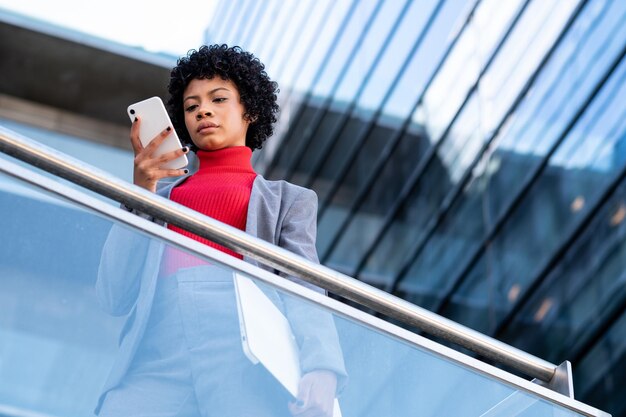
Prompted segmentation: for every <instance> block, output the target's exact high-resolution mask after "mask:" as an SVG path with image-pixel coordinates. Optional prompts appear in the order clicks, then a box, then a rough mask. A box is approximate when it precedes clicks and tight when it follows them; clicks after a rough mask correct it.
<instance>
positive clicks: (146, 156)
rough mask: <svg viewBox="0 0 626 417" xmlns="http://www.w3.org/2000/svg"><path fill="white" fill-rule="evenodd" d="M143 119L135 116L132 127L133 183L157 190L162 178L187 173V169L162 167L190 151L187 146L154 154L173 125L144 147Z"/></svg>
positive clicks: (153, 190)
mask: <svg viewBox="0 0 626 417" xmlns="http://www.w3.org/2000/svg"><path fill="white" fill-rule="evenodd" d="M140 123H141V121H140V120H139V118H137V117H135V121H134V122H133V125H132V127H131V128H130V143H131V145H132V146H133V151H134V152H135V168H134V172H133V183H134V184H135V185H138V186H140V187H143V188H145V189H146V190H148V191H152V192H156V185H157V182H158V181H159V180H160V179H161V178H166V177H178V176H181V175H184V174H187V173H188V172H189V171H188V170H186V169H168V168H161V167H162V166H163V164H165V163H167V162H169V161H173V160H174V159H176V158H178V157H180V156H182V155H184V154H186V153H187V152H189V148H188V147H187V146H185V147H183V148H182V149H177V150H175V151H172V152H167V153H164V154H163V155H161V156H154V152H155V151H156V149H157V148H158V147H159V145H161V143H163V141H164V140H165V138H166V137H168V136H169V135H170V133H171V132H172V127H171V126H168V127H167V128H166V129H164V130H163V131H162V132H161V133H159V134H158V135H157V136H156V137H155V138H154V139H152V141H151V142H150V143H149V144H148V146H146V147H144V146H143V145H142V144H141V140H139V124H140Z"/></svg>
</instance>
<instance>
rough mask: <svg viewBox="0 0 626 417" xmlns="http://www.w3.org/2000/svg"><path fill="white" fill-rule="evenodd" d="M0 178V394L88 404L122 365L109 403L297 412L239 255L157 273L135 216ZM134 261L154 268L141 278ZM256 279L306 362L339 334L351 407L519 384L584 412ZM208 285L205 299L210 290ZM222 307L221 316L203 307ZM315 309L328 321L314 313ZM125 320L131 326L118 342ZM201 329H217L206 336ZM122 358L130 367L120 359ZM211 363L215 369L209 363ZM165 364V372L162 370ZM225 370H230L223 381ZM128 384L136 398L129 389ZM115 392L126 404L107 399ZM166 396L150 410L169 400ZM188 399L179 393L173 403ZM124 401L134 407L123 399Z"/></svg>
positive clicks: (504, 391) (541, 406) (408, 408)
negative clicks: (262, 337)
mask: <svg viewBox="0 0 626 417" xmlns="http://www.w3.org/2000/svg"><path fill="white" fill-rule="evenodd" d="M1 181H2V182H1V183H2V184H7V183H9V182H11V183H12V184H13V187H14V188H15V187H18V188H20V187H21V188H22V192H21V194H20V195H17V194H15V193H12V192H8V193H7V192H6V191H5V192H2V193H0V199H2V200H4V201H10V202H11V207H12V209H11V210H10V211H7V210H5V211H4V212H3V215H2V216H0V225H1V226H2V227H3V231H4V233H5V235H4V236H5V237H7V238H10V239H11V240H12V242H14V243H15V245H11V246H9V247H3V249H2V251H0V270H1V271H2V277H3V279H2V280H0V287H1V289H2V291H0V299H2V301H3V302H2V303H0V311H1V312H2V314H0V317H1V319H0V332H1V334H2V338H0V341H1V342H0V348H1V351H2V355H3V361H2V362H0V373H1V374H2V376H3V378H2V382H0V401H1V402H2V403H3V404H4V405H5V406H9V407H13V408H14V409H17V410H20V412H24V413H45V414H51V415H91V414H92V410H93V407H94V405H95V404H96V402H97V399H98V395H99V392H100V390H101V388H102V385H103V384H104V383H105V381H107V380H109V381H111V380H116V379H118V378H121V380H123V381H124V384H123V385H117V386H114V387H110V388H112V389H111V390H110V391H108V393H107V395H106V397H105V398H104V403H103V404H104V405H103V407H102V409H101V410H100V412H101V415H107V413H108V414H115V415H122V414H123V415H128V410H129V409H139V410H140V413H141V414H142V415H148V414H150V410H151V409H152V408H154V407H156V404H157V403H163V401H164V400H165V399H167V398H169V399H172V400H173V401H174V402H176V399H177V398H179V399H182V400H184V399H185V398H197V402H193V401H192V402H184V401H183V403H182V406H183V410H189V411H191V412H194V410H195V412H197V410H198V408H204V411H206V412H211V413H212V412H216V411H217V410H222V409H225V410H227V411H228V412H232V411H233V410H235V411H237V412H244V411H245V409H246V407H254V408H253V414H254V415H261V414H260V412H261V411H262V410H269V409H270V407H273V406H275V407H278V408H279V410H278V411H277V412H276V413H274V412H273V411H272V412H271V415H273V416H276V415H283V416H288V415H290V414H289V412H288V410H287V403H288V401H289V400H290V397H289V394H287V393H286V391H285V390H284V389H283V388H282V386H281V385H280V384H278V382H277V381H276V380H275V379H274V378H273V377H272V376H271V375H270V374H269V373H268V371H267V370H266V369H265V368H264V367H263V366H262V365H252V362H250V360H249V359H248V357H246V354H245V353H244V350H243V344H242V341H241V338H240V328H239V320H238V312H237V311H236V310H237V309H236V308H235V304H236V300H235V297H234V295H233V292H232V290H233V283H232V280H231V279H230V278H229V277H232V268H231V267H228V266H226V265H223V264H222V265H221V266H218V264H217V262H216V261H214V260H212V259H203V260H202V262H204V263H205V265H204V266H199V267H196V268H186V269H182V270H179V271H178V272H177V274H176V275H175V276H167V277H166V276H155V275H154V273H155V272H157V273H158V270H159V263H158V262H150V258H151V257H152V256H154V255H156V256H158V255H159V253H160V251H161V250H164V247H168V246H167V245H165V244H164V242H162V241H160V240H157V239H155V238H151V237H147V236H145V235H143V234H140V233H138V232H136V231H134V230H133V229H132V228H131V227H127V226H120V225H117V224H113V225H112V224H111V222H110V221H108V220H105V219H103V218H101V217H99V215H96V214H94V213H91V212H88V211H85V210H82V209H78V208H76V207H74V205H73V204H68V203H64V202H61V201H60V200H58V199H57V198H56V197H44V196H43V194H41V193H40V192H38V191H35V190H33V189H32V188H30V187H24V186H22V185H21V184H19V183H15V181H9V180H6V179H5V178H4V177H2V178H1ZM7 206H8V205H6V204H2V205H1V206H0V207H3V208H4V207H7ZM70 232H71V233H70ZM68 236H72V238H71V239H68ZM117 239H120V240H117ZM116 241H117V243H116ZM114 243H116V244H114ZM103 248H104V252H103ZM152 249H157V251H156V252H151V250H152ZM146 250H147V251H148V252H147V253H146V252H145V251H146ZM101 253H104V254H105V257H104V258H103V259H101V256H100V255H101ZM115 253H119V255H120V256H119V257H117V256H115ZM141 254H146V255H147V256H140V255H141ZM216 256H217V257H218V258H219V257H220V256H223V257H226V256H225V255H221V254H216ZM33 259H36V260H37V262H33ZM122 260H124V261H123V262H122ZM116 261H119V262H116ZM231 262H233V263H237V262H239V261H236V260H232V261H231ZM119 269H122V270H123V271H121V272H123V277H122V278H129V279H128V280H124V279H121V280H118V279H115V278H114V277H113V276H109V278H111V277H113V278H114V279H113V280H110V281H108V282H105V281H102V279H103V278H105V277H106V276H107V273H108V272H114V271H115V270H119ZM118 272H120V271H118ZM135 273H138V274H139V275H142V276H144V277H151V278H148V279H146V280H144V281H141V282H133V280H132V279H130V278H132V275H134V274H135ZM114 275H115V274H114ZM97 277H98V278H97ZM94 285H95V287H96V288H94ZM257 285H258V286H259V287H260V288H261V289H262V290H263V292H264V294H265V296H266V297H268V298H269V299H271V300H273V301H274V302H276V303H277V305H278V306H280V307H282V308H283V309H284V310H283V311H285V314H286V315H287V317H290V324H291V325H292V331H293V332H294V334H295V335H296V339H297V340H299V339H298V337H299V336H298V335H299V334H309V335H310V334H311V333H310V332H312V333H313V334H317V335H318V336H319V337H318V338H317V339H316V338H315V337H313V338H310V337H309V338H304V340H303V341H302V343H303V344H301V345H300V349H301V351H300V352H301V355H302V356H301V358H302V357H308V358H311V362H308V363H305V362H303V363H302V366H303V367H304V366H313V367H315V366H319V363H320V362H323V361H324V358H328V360H329V361H330V362H326V363H325V364H324V366H330V365H329V363H333V362H332V361H333V360H335V359H333V358H336V355H337V354H340V352H339V351H338V350H333V349H339V347H340V348H341V351H343V355H342V356H343V357H345V365H346V370H347V374H348V375H350V380H349V381H347V380H346V379H345V378H344V379H340V392H341V396H340V398H339V401H340V404H341V407H342V410H343V412H344V415H358V416H364V417H367V416H372V417H373V416H380V415H393V416H414V415H415V414H416V413H418V414H419V415H423V416H440V415H442V413H443V414H444V415H455V416H465V415H467V416H476V415H481V414H484V413H485V412H487V411H489V410H493V409H494V407H502V402H503V401H506V402H509V403H510V401H511V398H512V396H515V397H518V396H521V397H523V398H524V401H523V405H517V407H518V408H517V409H516V411H518V412H520V413H521V414H519V415H524V416H552V415H553V413H555V412H557V413H559V415H563V416H575V415H578V414H576V413H574V412H571V411H566V410H565V409H564V408H562V407H560V406H558V405H556V404H552V403H549V402H547V401H545V400H542V399H540V398H539V397H538V396H536V394H530V393H524V392H521V391H517V389H516V388H515V387H514V386H513V385H509V384H507V383H503V382H501V381H500V380H499V379H496V378H492V377H489V376H487V375H486V374H485V373H483V372H482V371H481V372H479V371H476V370H475V369H473V368H470V367H469V366H466V365H462V364H459V362H457V361H451V360H448V359H447V358H446V356H445V355H446V354H448V351H446V350H445V349H444V348H441V349H442V350H441V351H439V352H437V353H435V351H432V350H428V349H426V348H424V347H420V345H419V344H418V343H417V342H420V341H421V339H418V338H416V339H415V340H416V341H417V342H411V343H410V342H408V341H406V340H401V339H400V338H398V337H396V336H390V334H389V333H387V332H382V331H379V330H376V329H375V328H374V327H372V326H371V325H364V324H363V323H362V322H361V321H359V320H355V319H352V318H350V317H348V316H346V315H335V314H334V313H332V312H331V311H330V310H328V309H327V308H325V307H322V306H321V305H318V304H316V303H313V302H311V301H307V300H305V299H302V298H301V297H299V296H296V295H288V294H287V293H285V292H283V291H282V290H279V289H278V288H274V287H272V286H270V285H268V284H261V283H260V282H258V283H257ZM152 291H153V292H152ZM151 292H152V295H151V296H148V294H150V293H151ZM118 295H119V297H117V296H118ZM218 295H219V296H218ZM135 297H138V299H137V300H133V299H134V298H135ZM205 297H209V298H210V299H211V302H210V303H205V302H203V299H204V298H205ZM33 300H37V302H36V303H33ZM98 301H100V302H101V303H102V304H101V305H102V307H104V308H105V309H107V310H109V312H112V313H114V314H116V315H121V316H124V315H128V319H125V320H128V321H126V324H125V325H122V324H123V323H122V322H123V321H122V320H120V317H112V316H110V315H107V314H105V313H103V312H102V311H100V310H99V308H98ZM329 302H330V300H329ZM149 304H150V305H151V308H149V309H147V310H146V308H147V307H148V305H149ZM348 310H349V309H348ZM348 310H347V311H348ZM216 314H218V315H219V319H218V320H210V319H208V318H209V317H215V315H216ZM295 316H298V317H295ZM141 320H146V321H145V323H144V324H145V327H143V329H142V330H138V329H140V328H141V326H139V325H138V323H139V322H140V321H141ZM298 320H299V321H298ZM372 320H374V321H375V319H372ZM320 321H324V323H325V324H323V325H321V326H318V325H316V323H317V324H319V323H320ZM333 322H334V323H335V324H334V325H333V324H332V323H333ZM297 323H301V325H300V326H299V325H298V324H297ZM377 323H378V322H377ZM394 329H396V328H394ZM140 331H143V337H141V338H140V340H139V341H138V344H137V345H136V346H135V348H136V350H130V351H128V350H125V346H127V345H126V342H125V341H126V340H129V339H132V338H133V337H138V334H137V333H136V332H140ZM395 331H400V330H399V329H398V330H395ZM118 332H121V336H122V340H123V341H122V345H121V347H119V350H118V346H117V343H118ZM207 334H211V335H213V336H215V337H213V338H212V339H210V340H208V341H207V340H206V335H207ZM164 335H169V337H165V338H164ZM217 335H219V336H217ZM337 336H338V339H337ZM413 337H414V336H413ZM333 339H334V340H335V342H332V340H333ZM315 340H318V341H323V343H316V342H315ZM182 341H184V342H185V343H181V342H182ZM218 342H219V343H218ZM190 346H192V348H191V349H188V348H189V347H190ZM431 346H433V347H434V344H433V345H431ZM435 349H440V348H436V347H435ZM181 352H182V357H181V356H179V354H181ZM124 355H131V356H132V357H133V359H132V361H131V362H130V367H128V365H129V363H128V362H125V361H122V362H121V364H120V362H117V361H116V360H119V358H120V356H122V357H123V356H124ZM116 358H117V359H116ZM217 358H219V361H218V360H217ZM363 364H366V366H364V365H363ZM112 365H113V372H112V373H111V374H110V375H109V376H107V375H108V374H109V370H110V368H111V366H112ZM120 366H121V367H122V368H125V370H124V372H119V373H117V372H116V369H118V370H119V369H120V368H119V367H120ZM214 366H217V368H214ZM485 366H486V365H485ZM207 367H209V368H208V369H210V370H211V371H210V372H204V371H203V370H204V369H207ZM163 369H167V370H168V372H167V373H165V374H160V373H157V372H155V371H158V370H163ZM242 369H246V370H247V371H245V378H240V377H239V378H235V379H233V374H236V373H237V372H240V371H241V370H242ZM512 378H513V377H512ZM231 379H232V380H233V384H227V383H226V381H228V380H231ZM6 381H10V383H6ZM146 381H147V383H146V384H144V382H146ZM137 384H140V385H141V384H144V385H143V386H144V387H148V388H147V391H138V390H135V389H133V387H136V386H137ZM194 385H195V386H197V388H198V389H199V390H200V391H199V392H202V395H197V394H196V393H195V391H193V389H195V388H192V390H191V391H190V390H189V389H190V388H189V386H194ZM186 387H187V388H186ZM202 387H205V388H204V389H203V388H202ZM206 387H209V389H206ZM246 387H247V388H246ZM246 390H247V391H246ZM477 390H478V392H480V393H481V395H480V396H476V392H477ZM218 392H219V394H220V396H219V397H218V396H216V393H218ZM244 393H248V394H250V395H245V394H244ZM146 397H149V399H148V400H146ZM128 398H131V399H132V401H131V402H128V403H126V400H127V399H128ZM142 398H143V400H141V399H142ZM451 398H453V399H454V401H450V399H451ZM114 400H118V404H117V405H118V406H120V407H121V408H118V409H117V410H114V409H112V408H111V407H112V405H111V404H113V403H114V402H115V401H114ZM138 401H139V402H138ZM170 405H172V404H170ZM168 406H169V405H162V406H160V407H159V408H158V410H155V411H158V412H159V413H161V412H163V411H166V409H167V407H168ZM180 406H181V404H180V403H178V404H174V407H175V408H176V409H177V411H180ZM281 407H282V408H281ZM120 409H123V410H125V411H126V412H122V413H118V411H120ZM220 415H224V413H220ZM237 415H241V414H237Z"/></svg>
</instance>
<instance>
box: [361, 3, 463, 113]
mask: <svg viewBox="0 0 626 417" xmlns="http://www.w3.org/2000/svg"><path fill="white" fill-rule="evenodd" d="M471 3H473V2H472V1H471V0H451V1H450V0H449V1H445V2H444V3H443V6H442V7H441V9H440V10H439V12H438V13H437V15H436V17H435V20H434V22H433V23H432V24H431V26H430V28H429V29H428V32H427V33H426V36H425V37H424V39H423V40H422V41H421V43H420V45H419V47H418V48H417V50H416V51H415V53H414V54H413V55H412V57H411V62H410V63H409V66H408V68H407V69H406V71H405V72H404V74H403V75H402V77H401V78H400V80H399V81H398V83H397V84H396V85H395V86H393V87H392V88H393V91H392V94H391V97H390V98H389V100H387V101H386V103H385V104H384V108H383V114H384V115H386V116H389V117H390V118H392V119H393V120H401V119H403V118H405V117H407V116H408V113H409V112H410V111H411V109H413V107H414V106H415V103H416V101H417V99H418V97H419V95H420V94H422V92H423V90H424V86H425V84H426V82H427V81H428V80H429V79H430V77H431V76H432V72H433V71H434V70H435V68H436V67H437V64H438V63H439V61H440V59H441V58H442V57H443V54H444V52H445V51H446V47H447V44H448V43H449V42H450V41H451V39H453V35H454V33H452V31H453V29H455V27H457V26H459V25H460V24H461V23H462V22H463V21H465V19H467V12H468V11H469V9H470V6H471V5H472V4H471ZM379 68H382V67H379ZM363 97H364V99H365V98H367V97H369V95H368V94H367V92H366V93H365V94H364V96H363Z"/></svg>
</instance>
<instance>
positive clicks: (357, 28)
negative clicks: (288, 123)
mask: <svg viewBox="0 0 626 417" xmlns="http://www.w3.org/2000/svg"><path fill="white" fill-rule="evenodd" d="M379 2H380V1H377V0H363V1H359V2H358V3H357V7H356V9H355V10H354V11H353V13H352V16H351V17H350V21H349V22H348V24H347V26H346V28H345V29H344V30H343V34H342V36H341V39H339V40H338V41H337V43H336V45H335V47H334V51H333V55H332V56H331V57H330V59H329V60H328V62H325V63H324V64H325V66H324V72H323V73H322V75H321V78H320V80H319V81H318V82H317V83H316V84H315V86H313V90H312V94H313V95H316V96H319V97H328V96H330V95H331V94H333V92H334V91H333V89H334V88H336V87H335V84H336V82H337V79H338V78H339V76H340V75H341V74H342V70H343V69H344V67H345V66H346V65H347V62H348V59H351V58H353V57H352V54H353V53H354V48H355V46H357V42H358V41H359V39H360V38H361V36H363V33H364V32H366V31H367V29H368V28H367V27H366V24H367V22H368V21H369V20H370V18H371V17H372V13H374V12H376V11H377V10H378V8H377V6H379Z"/></svg>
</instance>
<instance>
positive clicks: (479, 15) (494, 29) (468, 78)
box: [413, 0, 521, 141]
mask: <svg viewBox="0 0 626 417" xmlns="http://www.w3.org/2000/svg"><path fill="white" fill-rule="evenodd" d="M520 3H521V2H520V1H517V0H516V1H511V2H500V1H493V0H486V1H483V2H481V3H480V4H479V6H478V8H477V9H476V11H475V13H474V16H473V19H472V21H471V22H470V23H469V25H468V26H467V27H466V28H465V30H464V31H463V33H462V35H461V37H460V38H459V41H458V43H457V44H456V45H455V46H454V49H453V51H452V52H451V53H450V55H449V56H448V58H447V60H446V64H445V65H444V66H443V67H442V68H441V70H440V71H439V72H438V73H437V77H436V79H435V80H434V81H433V83H432V85H431V86H430V87H429V89H428V91H427V93H426V96H425V97H424V101H423V103H422V105H421V106H420V107H419V108H418V109H417V110H416V112H415V113H414V115H413V119H414V121H415V122H416V123H420V124H424V125H425V126H426V128H427V131H428V133H429V135H430V136H431V138H432V140H433V141H436V140H437V139H438V138H439V137H440V135H441V134H442V133H443V132H444V131H445V129H446V128H447V126H448V125H449V124H450V121H451V120H452V118H453V116H454V115H455V114H456V113H457V112H458V110H459V107H460V106H461V104H462V103H463V101H464V100H465V98H466V96H467V95H468V93H469V92H470V89H471V87H472V86H473V85H474V84H475V83H476V81H477V79H478V76H479V74H480V72H481V70H482V69H483V67H484V65H485V63H486V62H487V60H488V59H489V57H490V56H491V54H492V52H493V50H494V48H495V47H496V45H497V44H498V42H499V41H500V40H501V39H502V37H503V36H504V34H505V33H506V31H507V29H508V28H509V26H510V24H511V20H512V19H513V18H514V17H515V16H516V14H517V13H518V11H519V10H518V9H519V7H520Z"/></svg>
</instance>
